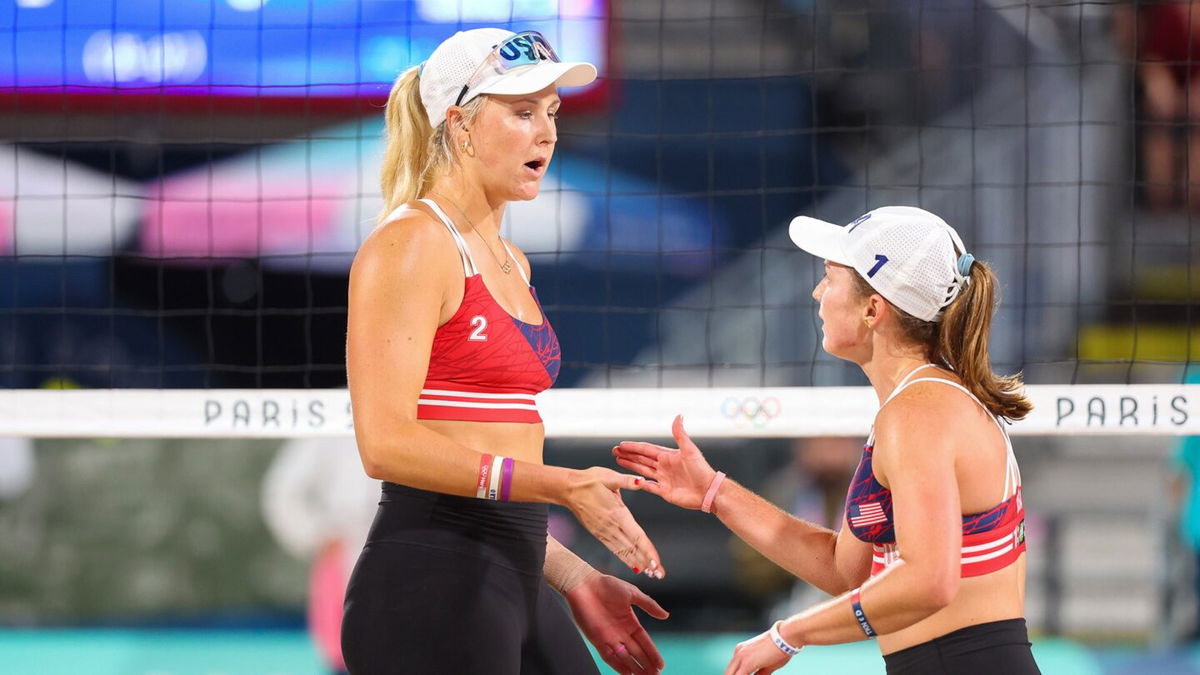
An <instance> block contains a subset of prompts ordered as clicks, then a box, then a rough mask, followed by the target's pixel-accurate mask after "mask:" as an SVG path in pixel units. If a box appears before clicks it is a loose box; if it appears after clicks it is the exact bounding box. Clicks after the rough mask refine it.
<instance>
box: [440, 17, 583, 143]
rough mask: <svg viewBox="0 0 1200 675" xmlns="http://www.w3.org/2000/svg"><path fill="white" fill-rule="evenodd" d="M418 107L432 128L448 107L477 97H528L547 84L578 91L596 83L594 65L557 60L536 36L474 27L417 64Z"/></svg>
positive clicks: (545, 42)
mask: <svg viewBox="0 0 1200 675" xmlns="http://www.w3.org/2000/svg"><path fill="white" fill-rule="evenodd" d="M420 77H421V104H422V105H424V106H425V114H426V116H428V117H429V124H430V125H431V126H433V127H434V128H436V127H437V125H439V124H441V123H442V122H443V121H445V119H446V111H447V110H449V109H450V106H453V105H463V104H464V103H466V102H467V101H470V100H471V99H473V98H475V97H476V96H478V95H480V94H532V93H533V92H535V91H541V90H542V89H545V88H546V87H548V86H550V85H551V84H558V85H559V86H563V87H579V86H583V85H585V84H590V83H591V82H592V81H593V80H595V79H596V66H593V65H592V64H590V63H583V62H564V61H560V60H559V58H558V54H556V53H555V52H554V48H553V47H551V46H550V43H549V42H547V41H546V38H544V37H542V34H541V33H538V32H536V31H526V32H524V33H514V32H512V31H507V30H504V29H501V28H476V29H474V30H464V31H459V32H457V33H455V34H454V35H452V36H450V37H449V38H447V39H446V40H445V41H444V42H442V44H440V45H438V47H437V49H435V50H433V53H432V54H430V55H429V58H428V59H426V60H425V63H423V64H421V70H420Z"/></svg>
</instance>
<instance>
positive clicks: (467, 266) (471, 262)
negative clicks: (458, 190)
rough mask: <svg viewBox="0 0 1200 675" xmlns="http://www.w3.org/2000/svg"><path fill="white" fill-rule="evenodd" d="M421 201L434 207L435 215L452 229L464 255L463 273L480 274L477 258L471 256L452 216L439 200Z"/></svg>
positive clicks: (456, 242) (467, 274) (470, 275)
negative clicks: (439, 203) (476, 264)
mask: <svg viewBox="0 0 1200 675" xmlns="http://www.w3.org/2000/svg"><path fill="white" fill-rule="evenodd" d="M419 201H420V202H421V203H422V204H424V205H426V206H428V207H429V208H430V209H432V210H433V213H434V215H436V216H437V217H438V218H439V219H440V220H441V221H442V224H443V225H445V226H446V229H447V230H450V236H452V237H454V245H455V246H457V247H458V254H459V256H461V257H462V263H463V274H465V275H466V276H468V277H473V276H475V275H476V274H479V268H477V267H475V259H474V258H473V257H471V249H470V248H468V247H467V242H466V240H465V239H463V237H462V235H461V234H459V232H458V228H456V227H454V221H452V220H450V216H447V215H446V212H445V211H443V210H442V207H440V206H438V204H437V202H435V201H433V200H432V199H421V200H419Z"/></svg>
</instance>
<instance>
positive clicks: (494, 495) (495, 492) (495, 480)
mask: <svg viewBox="0 0 1200 675" xmlns="http://www.w3.org/2000/svg"><path fill="white" fill-rule="evenodd" d="M503 468H504V457H502V456H500V455H496V456H495V457H494V458H492V475H491V476H490V477H489V478H488V491H487V498H488V499H490V500H492V501H496V500H497V499H500V474H501V472H502V470H503Z"/></svg>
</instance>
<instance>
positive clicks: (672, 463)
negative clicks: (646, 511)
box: [613, 415, 717, 509]
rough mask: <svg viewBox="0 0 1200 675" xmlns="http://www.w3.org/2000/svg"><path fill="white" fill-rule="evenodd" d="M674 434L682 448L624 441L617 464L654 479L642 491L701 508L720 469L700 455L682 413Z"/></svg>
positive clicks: (615, 454) (677, 418)
mask: <svg viewBox="0 0 1200 675" xmlns="http://www.w3.org/2000/svg"><path fill="white" fill-rule="evenodd" d="M671 435H672V436H674V437H675V443H676V445H678V446H679V449H678V450H676V449H674V448H664V447H662V446H661V445H654V444H653V443H642V442H640V441H622V442H621V443H620V444H618V445H617V447H615V448H613V456H615V457H616V458H617V464H620V465H621V466H622V467H624V468H626V469H628V470H630V471H634V472H636V473H638V474H641V475H642V476H645V477H646V478H648V479H650V480H648V481H645V482H643V483H642V484H641V488H642V490H645V491H646V492H649V493H650V494H654V495H658V496H659V497H662V498H663V499H665V500H667V501H668V502H670V503H672V504H674V505H676V506H680V507H683V508H685V509H698V508H700V505H701V504H702V503H703V502H704V493H705V492H707V491H708V486H709V485H710V484H711V483H712V481H713V477H714V476H716V473H717V472H716V471H714V470H713V468H712V467H711V466H709V465H708V461H707V460H705V459H704V455H702V454H700V448H698V447H696V444H695V443H693V442H692V439H691V438H688V435H687V432H686V431H684V429H683V416H682V415H679V416H676V417H675V422H674V423H673V424H672V425H671Z"/></svg>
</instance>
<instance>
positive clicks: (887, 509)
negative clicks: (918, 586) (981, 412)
mask: <svg viewBox="0 0 1200 675" xmlns="http://www.w3.org/2000/svg"><path fill="white" fill-rule="evenodd" d="M930 367H933V364H926V365H924V366H920V367H918V368H916V369H914V370H913V371H912V372H911V373H909V374H908V375H907V376H905V378H904V379H903V380H901V381H900V384H899V386H897V387H896V389H895V391H893V392H892V395H891V396H889V397H888V398H887V401H884V402H883V405H887V404H888V401H891V400H892V399H893V398H895V397H896V395H897V394H899V393H900V392H901V391H903V390H904V388H905V387H908V386H909V385H912V384H916V383H917V382H941V383H942V384H947V385H950V386H952V387H955V388H957V389H960V390H962V391H963V392H965V393H966V394H967V396H970V397H971V399H972V400H974V401H975V402H976V403H979V405H980V406H982V405H983V404H982V403H980V402H979V399H977V398H975V396H974V395H973V394H972V393H971V392H970V391H967V388H966V387H963V386H962V385H960V384H958V383H957V382H951V381H950V380H945V379H942V378H940V377H924V378H918V379H915V380H912V381H909V378H911V377H912V376H913V374H914V373H916V372H917V371H918V370H922V369H924V368H930ZM880 407H881V408H882V407H883V406H880ZM989 414H990V413H989ZM992 419H993V420H994V421H995V422H996V425H997V426H998V427H999V428H1000V433H1001V434H1003V436H1004V445H1005V446H1006V448H1007V450H1008V462H1007V466H1006V470H1005V476H1004V494H1005V495H1006V497H1005V499H1004V501H1002V502H1000V504H998V505H997V506H995V507H993V508H991V509H989V510H987V511H984V512H983V513H974V514H971V515H965V516H963V519H962V522H963V525H962V527H963V530H962V531H963V537H962V576H963V577H975V576H980V575H983V574H990V573H992V572H995V571H996V570H999V569H1003V568H1004V567H1007V566H1008V565H1009V564H1011V563H1012V562H1013V561H1015V560H1016V559H1017V558H1018V557H1020V555H1021V554H1022V553H1024V552H1025V505H1024V504H1023V503H1022V501H1021V472H1020V470H1019V469H1018V467H1017V458H1016V456H1015V455H1014V454H1013V448H1012V442H1011V441H1010V440H1009V438H1008V432H1007V431H1006V430H1005V429H1004V425H1003V423H1002V422H1001V421H1000V419H999V418H997V417H995V416H994V415H993V416H992ZM874 450H875V432H874V430H872V431H871V437H870V438H869V439H868V440H867V444H866V445H865V446H863V454H862V459H861V460H860V461H859V463H858V470H857V471H855V472H854V480H852V481H851V482H850V490H849V493H848V494H847V495H846V523H847V525H848V526H849V527H850V531H851V533H853V534H854V536H855V537H857V538H858V539H860V540H861V541H865V542H868V543H870V544H871V545H872V549H873V550H872V556H871V576H875V575H876V574H879V573H880V572H882V571H883V570H885V569H887V566H888V565H891V564H892V563H894V562H896V561H897V560H899V559H900V547H899V546H898V545H897V543H896V532H895V529H894V527H893V520H892V492H891V490H888V489H887V488H885V487H884V486H882V485H880V483H879V481H877V480H875V474H874V471H873V470H872V464H871V459H872V454H873V453H874ZM1010 492H1011V494H1009V493H1010Z"/></svg>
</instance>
